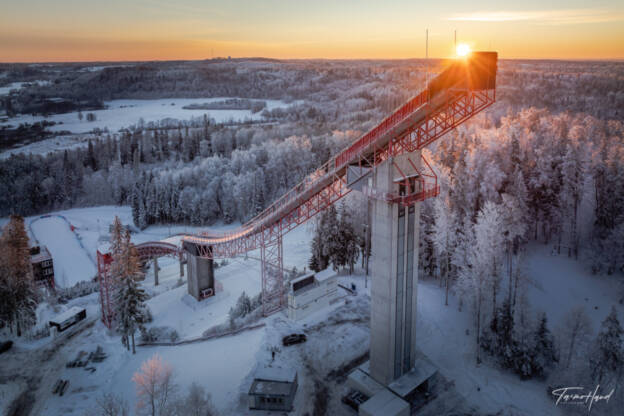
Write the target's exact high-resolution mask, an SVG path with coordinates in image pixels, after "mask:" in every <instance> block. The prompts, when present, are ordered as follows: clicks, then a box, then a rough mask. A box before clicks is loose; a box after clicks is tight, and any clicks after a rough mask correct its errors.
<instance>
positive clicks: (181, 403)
mask: <svg viewBox="0 0 624 416" xmlns="http://www.w3.org/2000/svg"><path fill="white" fill-rule="evenodd" d="M215 415H217V411H216V409H215V407H214V405H213V403H212V398H211V395H210V393H209V392H207V391H206V389H205V388H204V387H202V386H201V385H199V384H197V383H195V382H193V383H191V386H190V387H189V390H188V393H187V395H186V396H182V397H179V398H178V399H177V400H176V401H175V403H174V406H173V409H172V413H171V416H215Z"/></svg>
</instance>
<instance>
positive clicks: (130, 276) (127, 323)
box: [111, 217, 147, 354]
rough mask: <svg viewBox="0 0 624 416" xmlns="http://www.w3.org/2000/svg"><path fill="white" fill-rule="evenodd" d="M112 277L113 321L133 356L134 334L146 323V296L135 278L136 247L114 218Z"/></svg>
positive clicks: (136, 274) (137, 260)
mask: <svg viewBox="0 0 624 416" xmlns="http://www.w3.org/2000/svg"><path fill="white" fill-rule="evenodd" d="M111 256H112V258H113V262H112V264H111V276H112V277H113V279H115V286H116V291H115V297H114V301H115V322H116V328H117V331H118V332H119V333H121V342H122V344H123V345H124V346H125V347H126V348H127V349H128V350H130V346H131V345H132V353H133V354H134V353H135V352H136V350H135V340H134V334H135V333H136V331H137V330H139V329H142V328H143V324H144V323H145V322H146V320H147V307H146V305H145V301H146V300H147V295H146V294H145V291H144V290H143V289H142V288H140V287H139V285H138V282H137V278H138V277H140V276H141V275H142V272H141V269H140V264H139V257H138V253H137V251H136V248H134V246H133V245H132V243H131V241H130V232H129V231H128V230H127V229H126V230H122V225H121V221H120V220H119V218H117V217H115V221H114V222H113V230H112V236H111Z"/></svg>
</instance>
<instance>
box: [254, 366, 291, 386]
mask: <svg viewBox="0 0 624 416" xmlns="http://www.w3.org/2000/svg"><path fill="white" fill-rule="evenodd" d="M296 378H297V371H295V369H294V368H290V367H279V366H276V367H274V366H265V367H258V368H257V369H256V373H255V374H254V379H256V380H266V381H279V382H282V383H293V382H294V381H295V379H296Z"/></svg>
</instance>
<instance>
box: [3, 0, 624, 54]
mask: <svg viewBox="0 0 624 416" xmlns="http://www.w3.org/2000/svg"><path fill="white" fill-rule="evenodd" d="M427 29H428V31H429V56H430V57H440V58H444V57H449V56H452V55H453V53H454V31H457V39H458V42H463V43H467V44H469V45H470V46H471V47H472V49H473V50H496V51H498V52H499V56H500V57H501V58H533V59H544V58H552V59H624V1H622V0H597V1H591V2H590V1H587V0H584V1H579V0H567V1H563V0H555V1H547V0H541V1H538V0H523V1H517V0H516V1H508V0H495V1H476V0H475V1H471V2H468V1H459V0H446V1H429V2H423V1H416V0H409V1H408V0H384V1H380V0H379V1H375V0H336V1H330V0H229V1H212V0H153V1H150V0H125V1H122V0H98V1H93V0H39V1H36V0H13V1H9V0H0V62H51V61H52V62H64V61H137V60H171V59H184V60H186V59H208V58H211V57H219V56H222V57H224V56H231V57H250V56H256V57H257V56H263V57H270V58H282V59H288V58H296V59H299V58H330V59H336V58H345V59H361V58H373V59H380V58H391V59H397V58H420V57H424V56H425V30H427Z"/></svg>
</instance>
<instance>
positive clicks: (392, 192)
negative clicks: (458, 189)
mask: <svg viewBox="0 0 624 416" xmlns="http://www.w3.org/2000/svg"><path fill="white" fill-rule="evenodd" d="M496 69H497V54H496V52H473V53H472V54H470V55H469V56H467V57H466V58H463V59H457V60H454V61H452V62H451V63H450V64H449V65H448V66H447V68H446V69H445V70H444V71H442V72H441V73H440V74H439V75H438V76H437V77H435V78H434V79H433V80H432V81H430V82H429V84H428V85H427V86H426V88H425V89H424V90H423V91H422V92H421V93H420V94H418V95H417V96H415V97H414V98H412V99H411V100H409V101H408V102H407V103H405V104H404V105H402V106H401V107H399V108H398V109H397V110H396V111H394V112H393V113H392V114H391V115H390V116H388V117H386V118H385V119H384V120H383V121H381V123H379V124H378V125H377V126H376V127H375V128H373V129H372V130H370V131H369V132H367V133H366V134H364V135H363V136H362V137H360V138H359V139H358V140H356V141H355V142H354V143H352V144H351V145H350V146H348V147H347V148H346V149H344V150H343V151H342V152H340V153H338V154H337V155H336V156H334V157H332V158H331V159H330V160H329V161H328V162H327V163H325V164H324V165H323V166H321V167H320V168H319V169H317V170H316V171H314V172H312V173H311V174H309V175H308V176H306V177H305V178H304V180H303V181H302V182H301V183H300V184H298V185H297V186H295V187H294V188H292V189H291V190H290V191H288V192H287V193H286V194H285V195H283V196H282V197H281V198H280V199H278V200H277V201H275V202H274V203H273V204H272V205H271V206H269V207H268V208H267V209H265V210H264V211H263V212H262V213H261V214H259V215H258V216H257V217H255V218H253V219H252V220H250V221H249V222H247V223H245V224H244V225H242V226H241V227H239V228H238V229H236V230H233V231H231V232H228V233H211V232H209V231H207V232H203V233H200V234H193V235H187V236H184V237H183V241H184V247H185V251H186V254H187V257H189V256H194V257H201V258H204V259H215V258H223V257H231V256H234V255H238V254H242V253H245V252H247V251H250V250H255V249H260V253H261V259H262V267H261V269H262V302H263V311H264V314H265V315H269V314H271V313H274V312H276V311H278V310H280V309H281V308H282V307H283V306H284V304H285V297H284V295H285V294H284V286H283V261H282V257H283V249H282V236H283V235H284V234H285V233H287V232H288V231H290V230H292V229H293V228H295V227H297V226H298V225H300V224H303V223H304V222H306V221H307V220H308V219H310V218H312V217H313V216H314V215H316V214H317V213H319V212H321V211H323V210H324V209H325V208H327V207H328V206H330V205H332V204H334V203H336V202H337V201H338V200H340V199H341V198H342V197H344V196H345V195H347V194H348V193H349V192H351V191H352V190H359V191H361V192H363V193H364V194H365V195H367V196H368V197H369V198H371V199H372V200H373V203H372V205H373V210H372V216H373V223H372V250H373V264H372V271H373V279H372V289H371V294H372V308H371V352H370V373H371V374H370V375H371V376H372V377H373V378H374V379H375V380H376V381H377V382H378V383H380V384H383V385H387V384H388V383H389V382H391V381H392V380H395V379H397V378H399V377H401V376H402V375H403V374H405V373H406V372H407V371H409V370H410V369H411V368H413V367H414V363H415V360H416V358H415V353H416V349H415V345H416V344H415V339H416V294H417V283H418V234H419V217H420V202H421V201H424V200H425V199H427V198H431V197H435V196H436V195H438V193H439V187H438V183H437V177H436V175H435V173H434V171H433V170H432V169H431V166H429V163H427V161H426V160H425V159H424V158H423V157H422V155H421V150H422V149H423V148H424V147H426V146H428V145H429V144H431V143H432V142H434V141H435V140H437V139H439V138H440V137H442V136H443V135H444V134H446V133H447V132H449V131H450V130H452V129H453V128H455V127H456V126H458V125H459V124H461V123H463V122H464V121H466V120H468V119H469V118H471V117H472V116H474V115H475V114H477V113H479V112H480V111H482V110H483V109H485V108H487V107H489V106H490V105H492V104H493V103H494V101H495V100H496ZM190 247H192V250H191V249H190ZM191 260H192V259H191V258H189V261H191ZM189 273H191V271H190V269H189ZM190 280H191V279H190V278H189V281H190Z"/></svg>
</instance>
